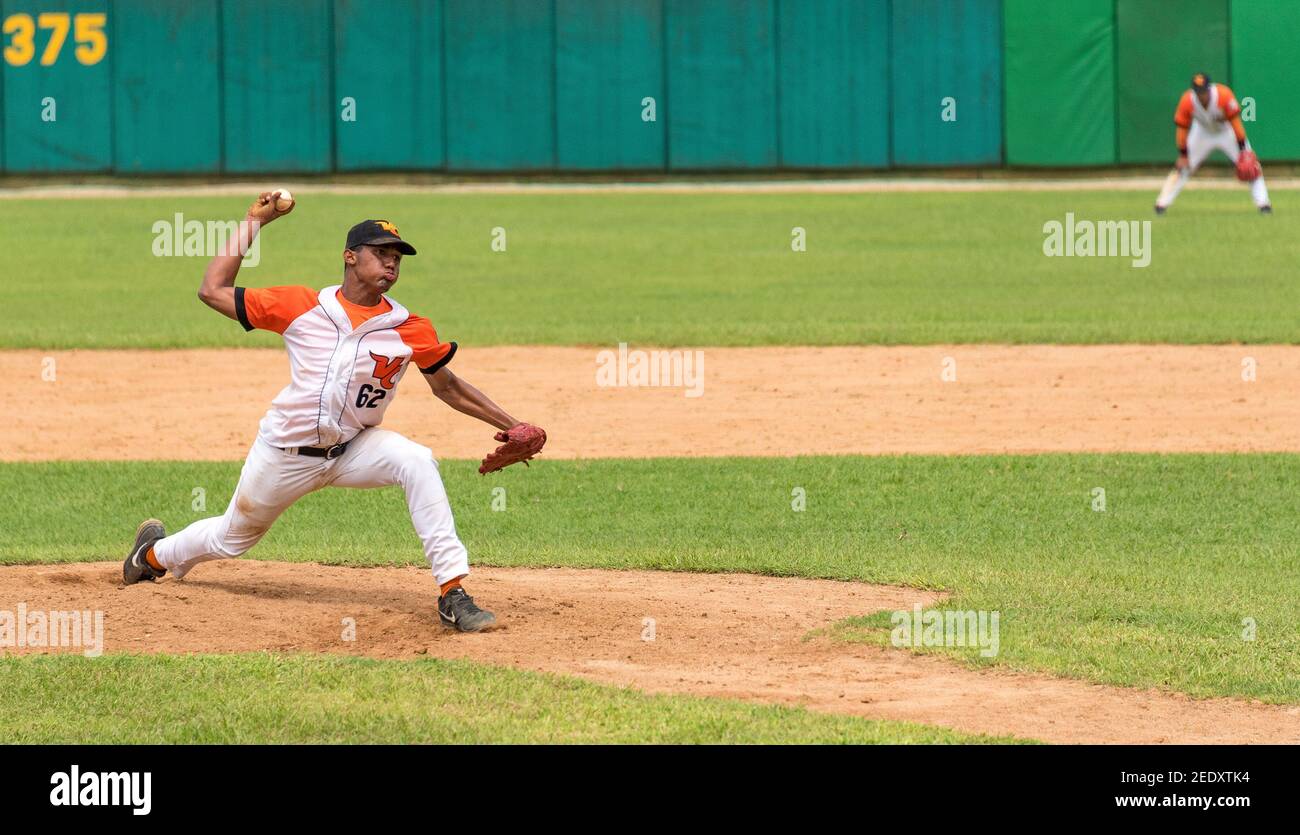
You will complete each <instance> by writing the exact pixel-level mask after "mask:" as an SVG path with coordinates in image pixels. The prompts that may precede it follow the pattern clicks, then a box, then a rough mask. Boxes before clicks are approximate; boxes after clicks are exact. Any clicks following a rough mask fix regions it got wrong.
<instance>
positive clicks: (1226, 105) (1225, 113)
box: [1174, 84, 1241, 133]
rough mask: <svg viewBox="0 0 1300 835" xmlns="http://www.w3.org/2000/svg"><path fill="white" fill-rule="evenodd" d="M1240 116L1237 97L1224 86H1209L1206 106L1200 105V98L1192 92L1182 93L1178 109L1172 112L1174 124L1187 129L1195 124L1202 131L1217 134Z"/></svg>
mask: <svg viewBox="0 0 1300 835" xmlns="http://www.w3.org/2000/svg"><path fill="white" fill-rule="evenodd" d="M1240 115H1241V106H1240V105H1238V104H1237V97H1236V96H1235V95H1233V93H1232V90H1230V89H1228V87H1227V85H1224V84H1211V85H1210V103H1209V104H1208V105H1202V104H1201V99H1200V97H1199V96H1197V95H1196V93H1195V92H1193V91H1192V90H1188V91H1186V92H1185V93H1183V97H1182V99H1180V100H1179V102H1178V109H1177V110H1175V111H1174V124H1176V125H1178V126H1179V127H1183V128H1189V127H1191V126H1192V122H1195V123H1196V124H1198V125H1200V126H1201V129H1202V130H1206V131H1209V132H1210V133H1218V132H1219V131H1221V130H1223V129H1224V128H1226V127H1228V124H1229V122H1231V121H1232V119H1234V118H1236V117H1237V116H1240Z"/></svg>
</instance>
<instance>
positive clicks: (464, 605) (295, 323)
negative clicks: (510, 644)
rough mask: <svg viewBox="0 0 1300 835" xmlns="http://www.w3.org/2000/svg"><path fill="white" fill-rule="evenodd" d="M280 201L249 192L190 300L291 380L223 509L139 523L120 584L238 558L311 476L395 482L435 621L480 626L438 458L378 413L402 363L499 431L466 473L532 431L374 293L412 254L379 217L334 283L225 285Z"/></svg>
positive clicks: (344, 483) (356, 239)
mask: <svg viewBox="0 0 1300 835" xmlns="http://www.w3.org/2000/svg"><path fill="white" fill-rule="evenodd" d="M293 208H294V204H293V202H292V200H291V198H289V197H287V192H283V193H282V192H279V191H277V192H264V193H263V194H261V195H259V196H258V198H257V200H256V201H255V202H254V203H253V205H252V207H250V208H249V210H248V215H247V217H246V218H245V219H244V221H243V222H241V223H240V226H239V234H238V236H237V239H236V240H234V241H231V242H230V243H229V244H228V245H227V247H226V249H225V251H224V252H223V253H221V254H218V255H216V256H215V257H213V259H212V261H211V262H210V263H209V264H208V268H207V271H206V272H205V273H204V275H203V284H202V286H201V287H200V288H199V298H201V299H202V300H203V301H204V302H205V303H206V304H207V305H208V306H209V307H212V308H213V309H215V310H217V311H218V312H220V313H222V314H224V315H226V316H228V317H230V318H231V319H235V320H237V321H238V322H239V323H240V324H241V325H243V326H244V329H245V330H249V331H251V330H253V329H254V328H261V329H264V330H270V331H274V332H275V333H278V334H280V335H282V336H283V337H284V344H285V347H286V348H287V349H288V351H289V360H290V373H291V377H292V379H291V381H290V383H289V385H287V386H286V387H285V388H284V390H283V391H281V392H280V394H279V395H278V396H276V398H275V400H274V401H273V402H272V404H271V409H270V411H268V412H267V413H266V416H265V417H263V418H262V422H261V426H260V428H259V431H258V434H257V438H256V440H255V441H254V442H253V447H252V449H250V450H249V452H248V458H247V459H246V460H245V462H244V468H243V470H242V472H241V473H240V476H239V484H238V486H236V487H235V494H234V496H233V497H232V499H231V501H230V504H229V506H228V507H227V508H226V512H225V514H224V515H222V516H217V517H213V518H210V519H202V520H199V521H198V522H195V523H193V524H192V525H190V526H189V527H187V528H185V529H184V530H183V531H181V532H180V533H177V534H173V535H172V536H167V535H166V531H165V530H164V529H163V525H162V523H161V522H159V521H158V520H157V519H148V520H146V521H145V522H143V523H141V525H140V527H139V529H137V531H136V537H135V542H134V544H133V545H132V547H131V552H130V554H129V555H128V557H127V559H126V562H125V564H124V565H123V567H122V579H123V580H124V581H125V582H126V583H127V584H128V585H130V584H133V583H138V582H140V581H142V580H148V581H150V582H152V581H153V580H156V579H158V578H160V577H162V576H163V575H164V574H166V573H167V572H168V571H170V572H171V573H172V576H173V577H176V578H177V579H179V578H181V577H184V576H185V575H186V574H188V573H189V572H190V571H191V570H192V569H193V568H194V567H195V566H196V565H198V564H199V563H202V562H206V561H208V560H217V559H227V558H231V557H238V556H240V555H242V554H244V553H246V552H247V551H248V550H249V549H250V548H252V547H253V546H254V545H256V544H257V542H258V541H259V540H260V539H261V538H262V536H263V535H264V534H265V533H266V531H267V530H268V529H269V528H270V527H271V524H272V523H273V522H274V521H275V520H276V518H277V517H278V516H279V515H280V514H281V513H283V512H284V510H285V509H286V508H288V507H289V506H290V505H291V504H293V503H294V502H295V501H297V500H298V499H299V498H301V497H302V496H304V495H306V494H307V493H310V492H312V491H314V490H319V489H320V488H322V487H329V486H333V487H362V488H364V487H385V486H387V485H390V484H400V485H402V488H403V490H405V491H406V503H407V507H408V508H409V509H410V512H411V521H412V522H413V523H414V525H415V531H416V533H417V534H419V537H420V541H421V542H422V543H423V545H424V553H425V556H426V557H428V559H429V564H430V566H431V567H432V569H433V576H434V579H435V580H436V581H437V582H438V585H439V596H438V616H439V618H440V620H441V621H442V623H443V624H444V625H447V626H450V627H454V628H456V629H458V630H460V631H462V632H478V631H480V630H483V629H487V628H489V627H491V626H493V625H494V624H495V623H496V617H495V616H494V615H493V614H492V613H491V612H488V611H485V610H483V609H480V608H479V607H478V606H476V605H475V604H474V599H473V598H472V597H470V596H469V595H468V594H467V593H466V592H465V589H464V588H462V587H461V580H462V579H463V578H464V577H465V576H466V575H467V574H468V573H469V561H468V556H467V554H466V552H465V546H464V545H463V544H461V541H460V539H459V537H457V535H456V527H455V524H454V523H453V521H452V516H451V506H450V505H449V504H448V501H447V493H446V491H445V489H444V488H443V484H442V478H441V477H440V475H439V472H438V462H437V461H436V460H435V459H434V457H433V453H432V452H431V451H430V450H429V449H428V448H427V447H424V446H421V445H420V444H417V443H415V442H414V441H411V440H408V439H407V438H404V437H403V436H401V435H399V434H397V433H396V432H391V431H389V430H387V429H380V428H379V424H380V422H381V421H382V420H383V417H384V412H385V410H387V408H388V406H389V404H390V403H392V402H393V397H394V396H395V395H396V393H397V383H398V382H399V381H400V380H401V379H402V377H403V376H404V375H405V374H406V371H407V369H408V368H409V367H410V366H411V365H414V366H416V367H417V368H419V369H420V373H421V375H422V376H423V377H424V380H425V382H427V383H428V384H429V388H430V389H432V390H433V393H434V394H435V395H436V396H437V397H438V398H439V399H440V400H442V401H443V402H444V403H446V404H447V405H448V406H451V407H452V408H453V409H456V410H457V411H460V412H463V413H465V414H467V415H470V416H471V417H475V418H478V419H479V420H482V421H484V422H485V423H489V424H491V425H492V426H495V427H497V428H498V429H500V430H502V431H501V432H499V433H498V434H497V435H496V438H497V440H499V441H503V442H504V443H503V445H502V446H501V447H500V448H498V449H497V450H496V451H495V452H494V453H493V454H491V455H489V456H488V457H487V458H486V459H484V462H483V466H481V467H480V468H479V471H480V472H484V473H486V472H491V471H493V470H496V469H500V468H501V467H504V466H508V465H509V464H512V463H514V462H516V461H525V462H527V460H528V459H530V458H532V456H533V455H535V454H536V453H538V452H540V451H541V449H542V446H543V444H545V442H546V433H545V432H543V431H542V430H541V429H539V428H537V427H535V426H531V425H530V424H526V423H521V422H520V421H518V420H516V419H515V418H513V417H511V416H510V415H508V414H506V412H505V411H504V410H503V409H501V407H500V406H498V405H496V404H495V403H494V402H492V400H490V399H489V398H488V397H487V396H486V395H484V394H483V393H482V392H480V391H479V390H478V389H476V388H475V387H474V386H472V385H470V384H469V383H467V382H465V381H464V380H462V379H460V378H459V377H457V376H456V375H455V374H453V373H452V372H451V371H450V369H448V368H447V363H448V362H450V361H451V359H452V357H453V356H455V354H456V343H455V342H441V341H439V339H438V334H437V332H436V331H435V330H434V328H433V325H432V324H430V323H429V321H428V320H427V319H423V318H421V317H419V316H416V315H414V314H412V313H410V312H408V311H407V309H406V308H405V307H403V306H402V305H401V304H399V303H398V302H397V301H395V300H393V299H390V298H388V297H387V296H385V295H384V294H385V293H386V292H387V291H388V290H390V289H392V286H393V285H394V284H396V283H397V279H398V275H399V273H400V270H401V263H402V256H403V255H415V248H414V247H413V246H411V245H410V244H409V243H407V242H406V241H404V240H402V238H401V236H400V235H399V234H398V231H397V228H396V227H395V226H393V225H392V224H391V223H389V222H387V221H383V220H366V221H362V222H361V223H358V224H357V225H356V226H354V227H352V229H351V230H349V232H348V236H347V244H346V248H345V249H344V250H343V283H342V285H333V286H330V287H326V288H324V289H323V290H313V289H311V288H309V287H267V288H262V289H253V288H244V287H236V286H235V276H236V274H237V273H238V272H239V266H240V262H241V260H242V256H241V253H243V252H247V251H248V247H249V245H250V244H251V243H252V241H253V239H254V238H255V237H256V236H257V234H258V232H259V229H260V227H261V226H264V225H266V224H267V223H270V222H271V221H273V220H276V219H277V218H279V217H281V216H283V215H286V214H288V213H289V212H290V211H292V210H293Z"/></svg>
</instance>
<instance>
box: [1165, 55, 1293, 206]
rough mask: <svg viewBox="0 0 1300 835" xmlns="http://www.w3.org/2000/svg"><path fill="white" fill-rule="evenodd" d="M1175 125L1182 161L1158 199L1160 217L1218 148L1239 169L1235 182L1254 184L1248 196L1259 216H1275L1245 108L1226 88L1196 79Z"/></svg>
mask: <svg viewBox="0 0 1300 835" xmlns="http://www.w3.org/2000/svg"><path fill="white" fill-rule="evenodd" d="M1174 125H1175V131H1174V141H1175V142H1176V143H1177V145H1178V162H1177V165H1176V166H1175V168H1174V170H1173V171H1172V172H1170V174H1169V176H1168V177H1167V178H1166V179H1165V185H1164V188H1162V189H1161V190H1160V196H1159V197H1157V198H1156V214H1159V215H1162V214H1164V213H1165V210H1166V209H1168V208H1169V206H1170V205H1172V204H1173V202H1174V198H1176V197H1177V196H1178V192H1180V191H1182V190H1183V186H1185V185H1187V180H1188V179H1189V178H1191V176H1192V174H1194V173H1195V172H1196V169H1198V168H1200V167H1201V163H1203V162H1205V158H1206V157H1208V156H1209V155H1210V154H1211V152H1213V151H1214V149H1216V148H1217V149H1219V150H1220V151H1223V153H1224V154H1226V155H1227V157H1228V159H1230V160H1232V162H1233V163H1234V164H1235V165H1236V167H1237V179H1239V180H1243V181H1245V182H1248V183H1250V196H1251V198H1252V199H1253V200H1254V201H1255V205H1256V206H1258V207H1259V210H1260V212H1262V213H1264V214H1268V213H1270V212H1272V211H1273V207H1272V206H1270V205H1269V202H1268V189H1267V188H1266V187H1265V186H1264V174H1263V172H1262V171H1261V170H1260V167H1259V159H1258V158H1257V157H1256V156H1255V152H1254V151H1252V150H1251V147H1250V142H1249V141H1247V139H1246V128H1245V127H1244V126H1243V125H1242V124H1241V106H1240V105H1239V104H1237V97H1236V96H1234V95H1233V94H1232V90H1230V89H1228V87H1227V85H1225V84H1215V83H1213V82H1212V81H1210V77H1209V76H1208V75H1206V74H1205V73H1203V72H1198V73H1197V74H1196V75H1194V76H1192V88H1191V89H1190V90H1187V91H1185V92H1184V93H1183V96H1182V98H1181V99H1179V100H1178V108H1177V109H1176V110H1175V111H1174Z"/></svg>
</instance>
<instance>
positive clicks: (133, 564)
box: [122, 519, 167, 586]
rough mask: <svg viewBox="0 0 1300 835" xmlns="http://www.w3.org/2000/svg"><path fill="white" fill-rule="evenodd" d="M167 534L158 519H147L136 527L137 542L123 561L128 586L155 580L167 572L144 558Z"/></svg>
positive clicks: (123, 576) (123, 571) (123, 570)
mask: <svg viewBox="0 0 1300 835" xmlns="http://www.w3.org/2000/svg"><path fill="white" fill-rule="evenodd" d="M166 535H167V530H166V529H165V528H163V523H162V522H159V521H158V520H157V519H146V520H144V521H143V522H141V523H140V527H138V528H136V529H135V544H134V545H132V546H131V555H130V556H128V557H127V558H126V562H124V563H122V582H124V583H126V584H127V585H128V586H130V585H134V584H135V583H139V582H142V581H144V580H148V581H149V582H151V583H152V582H153V581H154V580H157V579H158V578H159V577H161V576H163V575H164V574H166V573H167V572H166V571H159V570H158V569H156V568H154V567H153V566H152V565H150V564H149V561H148V560H146V559H145V558H144V555H145V554H146V553H148V551H149V549H150V548H152V547H153V545H154V543H155V542H157V541H158V540H160V539H162V538H163V537H164V536H166Z"/></svg>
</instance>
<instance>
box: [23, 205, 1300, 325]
mask: <svg viewBox="0 0 1300 835" xmlns="http://www.w3.org/2000/svg"><path fill="white" fill-rule="evenodd" d="M1295 194H1296V192H1288V191H1279V192H1278V193H1277V194H1276V195H1275V201H1274V202H1275V205H1276V206H1277V214H1276V215H1274V216H1272V217H1260V216H1259V215H1258V214H1257V213H1256V212H1255V211H1254V209H1253V207H1252V205H1251V203H1250V200H1249V199H1248V197H1247V195H1246V193H1245V191H1244V190H1233V191H1208V190H1202V191H1198V190H1197V189H1196V188H1195V187H1194V186H1193V187H1192V188H1190V189H1189V190H1188V192H1187V193H1186V194H1184V195H1183V196H1182V197H1181V198H1180V200H1179V202H1178V204H1177V205H1176V206H1175V208H1174V209H1173V210H1171V212H1170V214H1169V215H1167V216H1165V217H1163V218H1155V217H1154V216H1153V215H1152V213H1151V204H1152V202H1153V199H1154V194H1147V193H1145V192H1141V191H1117V192H1085V191H1060V192H975V193H874V194H872V193H864V194H698V195H693V194H687V195H672V194H653V193H644V194H596V195H592V194H567V195H566V194H549V195H548V194H527V195H518V194H515V195H491V194H472V195H451V194H442V195H438V194H427V195H414V194H399V195H391V196H384V195H366V196H354V195H311V196H307V197H304V198H303V199H302V200H301V201H300V205H299V206H298V208H297V209H296V210H295V212H294V213H293V214H292V215H291V216H289V217H288V218H286V219H284V220H283V221H279V222H277V223H276V224H275V225H274V226H271V227H269V228H268V229H267V231H266V234H265V237H264V239H263V241H262V250H261V263H260V265H259V266H257V267H256V268H251V269H248V268H246V269H245V271H244V272H243V273H242V274H241V283H243V284H247V285H248V286H267V285H274V284H309V285H312V286H317V287H319V286H324V285H326V284H329V283H332V282H334V281H336V280H338V279H339V277H340V270H341V266H340V252H341V251H342V248H343V238H344V234H345V232H346V231H347V228H348V227H349V226H350V225H351V224H352V223H354V222H356V221H358V220H360V219H363V218H366V217H382V218H388V219H391V220H393V221H394V222H395V223H396V224H397V225H398V226H399V227H400V228H401V230H402V233H403V234H404V235H405V236H406V237H407V238H408V239H410V240H411V241H412V242H413V243H415V244H416V245H417V247H418V248H420V250H421V254H420V255H419V256H417V257H415V258H412V259H408V261H407V262H406V263H405V264H404V265H403V275H402V280H401V283H400V284H399V285H398V286H397V287H396V289H395V291H394V293H393V295H394V297H396V298H397V299H399V300H401V301H402V302H403V303H405V304H406V305H407V306H408V307H410V308H411V309H413V310H415V311H417V312H419V313H421V314H423V315H426V316H428V317H429V318H430V319H432V320H433V322H434V324H435V325H436V326H437V327H438V328H439V331H440V333H441V334H443V335H444V336H445V338H448V339H456V340H458V341H460V342H461V343H462V344H468V345H485V344H515V345H518V344H558V345H574V344H612V343H617V342H620V341H626V342H631V343H641V344H657V345H692V346H695V345H767V344H804V345H822V344H864V343H887V344H924V343H936V342H1015V343H1032V342H1052V343H1106V342H1238V341H1240V342H1274V343H1291V342H1295V341H1297V337H1298V336H1300V331H1298V330H1297V327H1296V325H1297V318H1296V310H1297V309H1298V308H1300V287H1297V285H1296V283H1295V281H1294V280H1293V279H1292V270H1293V269H1294V265H1295V263H1296V262H1297V260H1300V211H1292V210H1289V209H1288V205H1293V204H1294V203H1295V202H1296V201H1295V200H1294V199H1293V197H1294V195H1295ZM247 203H248V200H246V199H244V198H242V197H238V196H225V197H202V198H197V197H196V198H173V197H141V198H129V199H84V200H55V199H48V200H40V199H32V200H22V201H19V200H6V201H0V224H2V225H4V226H6V227H9V228H22V229H23V230H24V233H23V235H24V245H25V246H26V247H29V248H30V249H31V250H32V251H34V252H40V253H42V256H43V257H42V259H41V261H40V263H39V266H34V267H32V268H28V269H26V270H24V269H23V268H22V267H17V266H16V267H15V271H14V276H15V280H10V281H5V282H0V307H3V308H4V309H6V310H21V311H23V315H21V316H15V317H11V321H10V322H9V326H8V327H7V328H6V329H5V331H4V333H3V334H0V348H5V347H32V348H42V349H57V348H73V347H95V348H100V347H104V348H107V347H155V348H173V347H188V346H231V345H236V346H242V345H275V344H278V341H277V340H276V338H275V337H274V336H272V335H267V334H256V335H246V334H244V333H243V332H242V331H241V330H240V329H239V328H238V327H237V326H235V325H233V324H232V323H230V322H228V321H225V320H223V319H221V317H219V316H216V315H214V314H213V313H212V312H211V311H210V310H208V309H207V308H206V307H205V306H204V305H202V304H201V303H200V302H199V301H198V300H197V298H196V296H195V293H196V291H197V289H198V284H199V279H200V276H201V275H202V272H203V267H204V264H205V263H206V259H204V258H199V257H192V258H182V257H171V258H157V257H153V255H152V254H151V253H152V245H153V240H154V233H153V231H152V227H153V224H154V223H155V222H156V221H159V220H167V221H171V220H172V218H173V215H174V213H176V212H182V213H183V214H184V216H185V218H186V219H187V220H200V221H202V220H209V219H217V220H224V219H232V218H235V217H238V216H241V215H242V213H243V210H244V208H245V207H246V205H247ZM1066 212H1073V213H1074V214H1075V215H1076V217H1077V218H1078V219H1081V220H1082V219H1090V220H1129V219H1135V220H1152V235H1153V246H1152V258H1151V264H1150V266H1148V267H1146V268H1142V269H1135V268H1133V267H1131V266H1130V261H1129V259H1127V258H1048V257H1046V256H1044V255H1043V252H1042V248H1043V239H1044V234H1043V231H1042V229H1043V224H1044V223H1045V222H1046V221H1049V220H1053V219H1055V220H1058V221H1063V220H1064V218H1065V214H1066ZM498 226H499V227H503V228H504V229H505V230H506V233H507V251H506V252H504V253H502V252H493V251H492V250H491V248H490V246H489V244H490V240H491V230H492V229H493V228H494V227H498ZM795 226H801V227H803V228H804V229H806V230H807V251H806V252H802V253H795V252H792V251H791V247H790V242H791V228H792V227H795ZM20 276H21V277H23V278H25V279H26V280H18V277H20Z"/></svg>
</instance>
